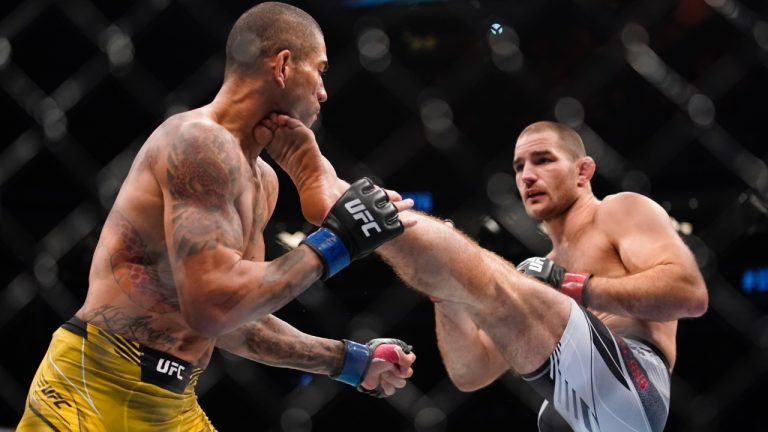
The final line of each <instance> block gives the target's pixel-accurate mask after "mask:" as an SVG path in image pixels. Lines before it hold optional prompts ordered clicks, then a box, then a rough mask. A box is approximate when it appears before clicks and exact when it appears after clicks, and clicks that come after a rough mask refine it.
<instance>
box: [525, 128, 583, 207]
mask: <svg viewBox="0 0 768 432" xmlns="http://www.w3.org/2000/svg"><path fill="white" fill-rule="evenodd" d="M513 168H514V170H515V182H516V184H517V189H518V191H519V192H520V198H521V199H522V200H523V204H524V205H525V211H526V213H528V215H529V216H531V217H533V218H535V219H540V220H544V221H546V220H549V219H552V218H554V217H557V216H558V215H561V214H562V213H563V212H565V211H566V210H567V209H568V208H569V207H570V206H571V205H572V204H573V202H574V201H575V200H576V196H577V195H576V194H577V168H576V163H574V160H573V159H572V158H571V157H570V156H569V155H568V154H567V153H566V152H565V151H564V150H563V144H562V142H561V139H560V137H559V136H558V135H557V134H556V133H554V132H552V131H542V132H535V133H529V134H525V135H523V136H522V137H521V138H520V140H518V142H517V145H516V146H515V159H514V161H513Z"/></svg>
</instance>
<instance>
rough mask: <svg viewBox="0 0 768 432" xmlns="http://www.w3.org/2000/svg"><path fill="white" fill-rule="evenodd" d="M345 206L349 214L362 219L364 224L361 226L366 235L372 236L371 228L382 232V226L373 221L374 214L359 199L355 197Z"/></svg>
mask: <svg viewBox="0 0 768 432" xmlns="http://www.w3.org/2000/svg"><path fill="white" fill-rule="evenodd" d="M344 208H346V209H347V211H348V212H349V214H351V215H352V217H353V218H355V219H357V220H362V221H363V223H364V225H363V226H362V227H360V229H361V230H362V231H363V234H365V236H366V237H370V236H371V234H370V232H369V231H370V230H371V229H376V231H377V232H381V228H380V227H379V224H377V223H376V222H374V221H373V216H371V212H369V211H368V210H366V209H365V205H363V203H362V202H360V200H359V199H354V200H352V201H350V202H348V203H346V204H344Z"/></svg>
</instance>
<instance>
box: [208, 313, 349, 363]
mask: <svg viewBox="0 0 768 432" xmlns="http://www.w3.org/2000/svg"><path fill="white" fill-rule="evenodd" d="M216 346H217V347H218V348H221V349H223V350H226V351H229V352H231V353H233V354H236V355H239V356H241V357H245V358H247V359H250V360H253V361H257V362H259V363H263V364H267V365H270V366H276V367H284V368H291V369H298V370H303V371H306V372H311V373H316V374H322V375H332V374H336V373H338V371H339V370H341V365H342V363H343V362H344V343H343V342H341V341H338V340H332V339H325V338H321V337H317V336H312V335H308V334H306V333H302V332H300V331H299V330H297V329H296V328H294V327H293V326H291V325H290V324H288V323H286V322H285V321H282V320H281V319H279V318H277V317H275V316H273V315H267V316H265V317H261V318H259V319H258V320H256V321H252V322H250V323H248V324H244V325H243V326H241V327H239V328H238V329H236V330H234V331H232V332H230V333H227V334H224V335H222V336H219V338H218V339H217V340H216Z"/></svg>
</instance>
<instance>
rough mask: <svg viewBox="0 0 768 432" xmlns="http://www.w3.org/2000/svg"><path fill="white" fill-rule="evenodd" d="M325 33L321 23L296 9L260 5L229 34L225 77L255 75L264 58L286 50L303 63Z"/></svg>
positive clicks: (238, 21) (270, 4) (270, 3)
mask: <svg viewBox="0 0 768 432" xmlns="http://www.w3.org/2000/svg"><path fill="white" fill-rule="evenodd" d="M322 34H323V32H322V31H321V30H320V25H318V24H317V21H315V19H314V18H312V17H311V16H310V15H309V14H308V13H306V12H304V11H303V10H301V9H299V8H297V7H295V6H291V5H287V4H285V3H278V2H265V3H261V4H258V5H256V6H254V7H252V8H250V9H249V10H247V11H246V12H245V13H243V14H242V15H240V18H238V19H237V21H236V22H235V25H234V26H232V30H231V31H230V32H229V36H228V37H227V63H226V66H225V69H224V71H225V75H226V76H228V75H229V74H231V73H233V72H234V73H246V74H247V73H249V72H254V71H255V70H257V69H258V66H259V65H260V63H261V61H262V60H263V59H265V58H268V57H270V56H273V55H275V54H277V53H278V52H280V51H282V50H284V49H287V50H290V51H291V53H292V54H293V56H294V58H295V59H296V60H301V59H303V58H305V57H306V56H307V55H308V54H309V53H310V52H311V51H312V50H314V49H316V47H317V37H318V35H319V36H320V37H322Z"/></svg>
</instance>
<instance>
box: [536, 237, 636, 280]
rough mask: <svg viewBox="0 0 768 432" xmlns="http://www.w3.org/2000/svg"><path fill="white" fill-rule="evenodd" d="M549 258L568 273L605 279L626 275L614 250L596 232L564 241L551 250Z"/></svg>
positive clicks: (605, 239)
mask: <svg viewBox="0 0 768 432" xmlns="http://www.w3.org/2000/svg"><path fill="white" fill-rule="evenodd" d="M549 257H550V258H551V259H553V260H554V261H555V262H556V263H558V264H559V265H561V266H563V267H565V268H566V269H568V270H569V271H574V272H586V273H592V274H594V275H597V276H606V277H617V276H622V275H626V274H627V269H626V268H625V267H624V264H623V263H622V261H621V256H620V255H619V253H618V251H617V250H616V248H615V247H614V246H613V244H612V243H611V242H610V241H609V240H608V239H607V238H606V237H605V235H603V234H602V233H601V232H600V231H597V230H593V231H591V232H587V233H583V234H581V235H579V236H578V237H576V238H572V239H566V241H564V242H562V243H561V244H560V245H559V246H558V247H556V248H555V249H553V250H552V252H551V253H550V255H549Z"/></svg>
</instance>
